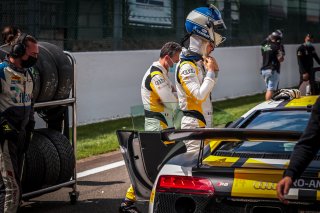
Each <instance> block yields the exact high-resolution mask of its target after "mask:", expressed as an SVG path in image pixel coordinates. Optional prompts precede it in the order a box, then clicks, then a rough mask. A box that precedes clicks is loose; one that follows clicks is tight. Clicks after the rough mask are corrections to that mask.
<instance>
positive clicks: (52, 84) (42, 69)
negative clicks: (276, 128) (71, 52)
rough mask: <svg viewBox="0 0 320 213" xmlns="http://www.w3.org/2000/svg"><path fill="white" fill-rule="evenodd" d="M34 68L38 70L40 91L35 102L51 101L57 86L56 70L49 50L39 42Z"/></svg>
mask: <svg viewBox="0 0 320 213" xmlns="http://www.w3.org/2000/svg"><path fill="white" fill-rule="evenodd" d="M34 68H36V69H37V70H38V71H39V76H40V91H39V94H38V96H37V99H35V101H36V102H45V101H51V100H52V98H53V96H54V95H55V93H56V90H57V87H58V70H57V67H56V65H55V62H54V59H53V57H52V55H51V54H50V52H48V50H47V49H46V48H45V47H43V46H42V45H41V44H40V42H39V56H38V60H37V63H36V64H35V66H34Z"/></svg>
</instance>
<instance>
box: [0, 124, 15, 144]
mask: <svg viewBox="0 0 320 213" xmlns="http://www.w3.org/2000/svg"><path fill="white" fill-rule="evenodd" d="M17 135H18V131H17V130H16V129H15V128H14V127H13V126H12V125H10V124H9V122H8V121H7V120H5V119H3V120H1V122H0V139H1V141H4V140H5V139H9V140H15V139H16V138H17Z"/></svg>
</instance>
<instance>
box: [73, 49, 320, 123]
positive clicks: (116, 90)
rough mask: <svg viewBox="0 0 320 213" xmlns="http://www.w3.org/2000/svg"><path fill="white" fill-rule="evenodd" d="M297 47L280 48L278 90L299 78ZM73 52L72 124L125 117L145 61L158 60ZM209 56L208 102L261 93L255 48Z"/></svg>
mask: <svg viewBox="0 0 320 213" xmlns="http://www.w3.org/2000/svg"><path fill="white" fill-rule="evenodd" d="M297 46H298V45H286V46H285V50H286V57H285V61H284V62H283V63H282V67H281V76H280V88H285V87H292V86H296V85H297V84H298V82H299V75H298V65H297V60H296V55H295V54H296V48H297ZM316 48H317V49H318V48H319V45H316ZM318 52H319V51H318ZM73 54H74V56H75V58H76V63H77V100H78V105H77V107H78V124H80V125H81V124H86V123H94V122H98V121H102V120H107V119H113V118H117V117H124V116H128V115H129V114H130V106H134V105H140V104H141V98H140V85H141V80H142V77H143V75H144V73H145V71H146V70H147V69H148V67H149V66H150V64H151V62H152V61H155V60H157V59H158V57H159V50H142V51H112V52H76V53H73ZM214 56H215V57H216V59H217V61H218V63H219V66H220V74H219V80H218V83H217V85H216V88H215V89H214V92H213V94H212V95H213V101H214V100H221V99H227V98H234V97H239V96H245V95H251V94H256V93H260V92H263V91H264V82H263V80H262V78H261V76H260V72H259V69H260V66H261V53H260V48H259V47H258V46H253V47H227V48H217V49H216V50H215V52H214ZM171 77H173V76H171Z"/></svg>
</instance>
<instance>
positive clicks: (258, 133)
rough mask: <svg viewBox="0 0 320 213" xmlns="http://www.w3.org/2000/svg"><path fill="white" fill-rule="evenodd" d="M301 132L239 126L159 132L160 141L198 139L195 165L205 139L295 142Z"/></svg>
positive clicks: (199, 157) (200, 156) (199, 158)
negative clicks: (242, 127) (240, 127)
mask: <svg viewBox="0 0 320 213" xmlns="http://www.w3.org/2000/svg"><path fill="white" fill-rule="evenodd" d="M301 135H302V132H300V131H289V130H265V129H239V128H205V129H204V128H203V129H200V128H199V129H182V130H174V129H172V130H171V129H168V130H163V131H162V132H161V140H162V141H182V140H198V141H199V143H200V146H199V154H198V160H197V167H199V166H200V165H201V164H202V159H203V156H204V147H205V143H204V141H205V140H206V139H214V140H223V141H230V142H237V141H249V142H257V141H263V142H280V143H283V142H296V141H298V140H299V138H300V136H301Z"/></svg>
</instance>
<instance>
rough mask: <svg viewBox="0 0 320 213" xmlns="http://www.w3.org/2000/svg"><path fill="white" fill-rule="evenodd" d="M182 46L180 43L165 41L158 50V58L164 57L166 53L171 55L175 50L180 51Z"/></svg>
mask: <svg viewBox="0 0 320 213" xmlns="http://www.w3.org/2000/svg"><path fill="white" fill-rule="evenodd" d="M181 50H182V47H181V45H180V44H178V43H176V42H173V41H170V42H167V43H165V44H164V45H163V46H162V48H161V51H160V58H163V57H165V56H166V55H169V56H170V57H173V55H174V54H176V52H181Z"/></svg>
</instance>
